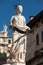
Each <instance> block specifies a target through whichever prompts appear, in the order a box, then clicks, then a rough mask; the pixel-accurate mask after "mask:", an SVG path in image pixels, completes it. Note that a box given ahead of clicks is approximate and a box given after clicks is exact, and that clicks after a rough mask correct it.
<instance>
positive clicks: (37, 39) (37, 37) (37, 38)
mask: <svg viewBox="0 0 43 65" xmlns="http://www.w3.org/2000/svg"><path fill="white" fill-rule="evenodd" d="M36 44H37V45H39V34H37V35H36Z"/></svg>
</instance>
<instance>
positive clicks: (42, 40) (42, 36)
mask: <svg viewBox="0 0 43 65" xmlns="http://www.w3.org/2000/svg"><path fill="white" fill-rule="evenodd" d="M42 42H43V31H42Z"/></svg>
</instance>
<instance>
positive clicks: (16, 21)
mask: <svg viewBox="0 0 43 65" xmlns="http://www.w3.org/2000/svg"><path fill="white" fill-rule="evenodd" d="M22 11H23V7H22V6H21V5H18V6H17V7H16V15H14V16H12V17H11V19H10V25H9V26H10V28H11V29H12V44H13V50H14V52H15V53H14V54H15V55H16V50H18V49H19V50H18V53H19V52H23V51H24V49H25V50H26V43H27V38H26V35H25V34H23V33H20V32H18V30H16V29H19V30H20V31H23V32H26V30H27V29H28V30H30V28H29V27H28V26H26V19H25V17H24V16H23V15H22ZM19 45H20V46H19ZM24 46H25V47H24ZM15 48H16V50H15ZM15 57H16V56H15ZM24 61H25V60H24Z"/></svg>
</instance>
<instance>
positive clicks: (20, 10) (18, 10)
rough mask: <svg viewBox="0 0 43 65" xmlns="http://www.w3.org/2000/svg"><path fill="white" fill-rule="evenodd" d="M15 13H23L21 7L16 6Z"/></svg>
mask: <svg viewBox="0 0 43 65" xmlns="http://www.w3.org/2000/svg"><path fill="white" fill-rule="evenodd" d="M16 11H17V13H22V11H23V8H22V6H21V5H18V6H17V9H16Z"/></svg>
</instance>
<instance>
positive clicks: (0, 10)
mask: <svg viewBox="0 0 43 65" xmlns="http://www.w3.org/2000/svg"><path fill="white" fill-rule="evenodd" d="M18 4H20V5H22V6H23V8H24V10H23V13H22V14H23V15H24V16H25V18H26V22H29V16H31V15H33V16H35V15H37V14H38V13H39V12H40V11H41V10H43V0H0V31H1V30H2V29H3V26H4V25H5V24H6V25H7V26H8V25H9V21H10V18H11V16H13V15H15V9H14V7H15V5H18Z"/></svg>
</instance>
